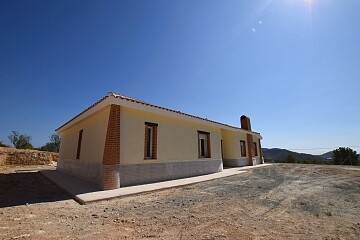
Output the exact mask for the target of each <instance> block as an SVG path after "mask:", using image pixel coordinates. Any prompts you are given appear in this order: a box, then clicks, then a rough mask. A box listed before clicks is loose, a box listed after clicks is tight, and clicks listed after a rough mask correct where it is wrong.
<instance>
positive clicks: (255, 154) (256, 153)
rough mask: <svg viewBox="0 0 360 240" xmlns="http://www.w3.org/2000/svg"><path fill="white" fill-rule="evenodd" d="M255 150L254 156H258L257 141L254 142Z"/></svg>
mask: <svg viewBox="0 0 360 240" xmlns="http://www.w3.org/2000/svg"><path fill="white" fill-rule="evenodd" d="M253 151H254V156H255V157H256V156H257V155H258V152H257V146H256V142H254V143H253Z"/></svg>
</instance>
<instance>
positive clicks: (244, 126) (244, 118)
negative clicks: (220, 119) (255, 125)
mask: <svg viewBox="0 0 360 240" xmlns="http://www.w3.org/2000/svg"><path fill="white" fill-rule="evenodd" d="M240 123H241V128H242V129H245V130H249V131H251V124H250V118H248V117H247V116H245V115H242V116H241V117H240Z"/></svg>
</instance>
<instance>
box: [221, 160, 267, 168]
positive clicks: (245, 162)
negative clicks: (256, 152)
mask: <svg viewBox="0 0 360 240" xmlns="http://www.w3.org/2000/svg"><path fill="white" fill-rule="evenodd" d="M223 162H224V167H243V166H253V163H252V162H251V164H250V161H249V159H248V158H243V159H223ZM261 163H262V162H261V159H260V158H256V164H255V165H257V164H261Z"/></svg>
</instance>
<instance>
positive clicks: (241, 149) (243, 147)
mask: <svg viewBox="0 0 360 240" xmlns="http://www.w3.org/2000/svg"><path fill="white" fill-rule="evenodd" d="M240 152H241V156H242V157H246V144H245V141H242V140H240Z"/></svg>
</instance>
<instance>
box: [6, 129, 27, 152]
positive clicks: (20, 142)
mask: <svg viewBox="0 0 360 240" xmlns="http://www.w3.org/2000/svg"><path fill="white" fill-rule="evenodd" d="M8 138H9V140H10V142H11V143H12V144H13V145H14V146H15V147H16V148H17V149H32V148H33V145H32V144H31V143H30V141H31V136H29V135H25V134H19V133H18V132H16V131H12V133H11V134H10V135H9V136H8Z"/></svg>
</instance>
